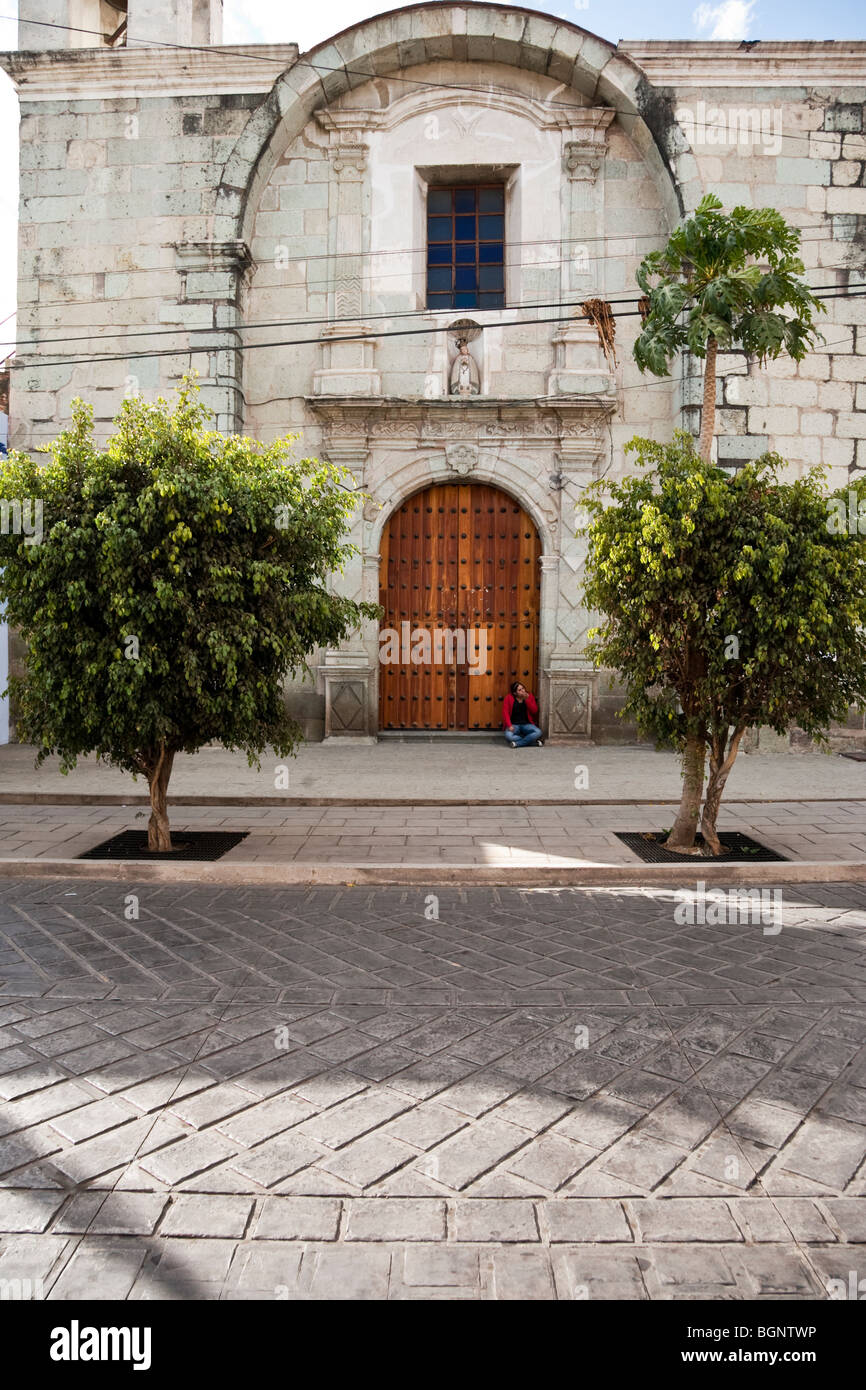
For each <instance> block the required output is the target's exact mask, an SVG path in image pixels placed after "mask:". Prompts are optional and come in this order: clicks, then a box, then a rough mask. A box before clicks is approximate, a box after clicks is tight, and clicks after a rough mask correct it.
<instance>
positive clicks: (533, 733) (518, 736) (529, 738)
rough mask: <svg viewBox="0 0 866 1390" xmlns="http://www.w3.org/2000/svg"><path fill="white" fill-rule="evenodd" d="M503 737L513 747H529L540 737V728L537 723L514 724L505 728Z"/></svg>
mask: <svg viewBox="0 0 866 1390" xmlns="http://www.w3.org/2000/svg"><path fill="white" fill-rule="evenodd" d="M505 737H506V739H507V740H508V742H509V743H510V744H512V745H513V747H515V748H529V747H531V745H532V744H533V743H537V742H538V740H539V739H540V738H541V730H540V729H539V727H538V725H537V724H515V725H514V727H513V728H512V729H506V730H505Z"/></svg>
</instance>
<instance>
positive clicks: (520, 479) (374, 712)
mask: <svg viewBox="0 0 866 1390" xmlns="http://www.w3.org/2000/svg"><path fill="white" fill-rule="evenodd" d="M500 458H502V455H501V454H500ZM502 461H503V462H506V460H505V459H504V458H503V459H502ZM507 463H508V470H509V471H508V474H507V476H505V477H503V474H502V473H501V472H500V471H499V470H498V469H497V467H496V460H495V459H494V460H492V461H491V460H486V461H482V460H481V459H479V461H478V463H477V464H476V466H475V467H474V468H473V469H472V472H471V473H470V474H469V476H468V477H467V478H465V479H457V478H455V475H454V473H453V472H452V471H451V470H450V469H449V468H448V467H447V465H446V463H445V460H444V456H443V455H442V454H441V453H439V454H437V453H436V451H431V453H430V454H429V455H428V456H427V457H426V458H425V457H423V456H422V457H418V458H417V459H412V460H411V461H407V463H406V464H405V466H404V467H403V468H396V469H391V468H388V467H387V466H386V462H385V460H383V461H382V464H381V466H380V470H379V471H380V472H381V475H382V480H383V481H384V482H387V486H388V501H387V504H385V505H383V506H382V508H381V509H380V511H379V513H378V514H377V516H376V517H375V519H373V520H371V521H370V522H369V523H368V525H367V526H366V527H365V530H366V532H367V535H366V537H365V544H364V568H365V576H366V577H367V579H368V583H369V585H370V586H372V583H373V579H374V575H375V578H376V579H377V580H378V578H379V575H380V564H381V556H380V553H379V552H380V549H381V542H382V535H383V532H384V530H385V527H386V526H387V525H388V523H389V521H390V520H391V517H392V516H393V515H394V513H395V512H396V511H398V510H399V508H400V507H401V506H402V505H403V503H404V502H406V501H408V500H409V498H411V497H414V496H415V494H416V493H418V492H423V491H424V489H425V488H428V487H432V486H435V485H436V484H439V483H448V482H455V481H456V482H460V481H465V482H470V483H487V484H489V485H490V486H491V487H495V488H498V489H499V491H500V492H503V493H505V495H506V496H507V497H511V498H513V500H514V501H515V502H517V503H519V505H520V506H521V507H523V509H524V511H526V512H527V514H528V515H529V518H530V520H531V521H532V524H533V525H534V527H535V529H536V531H537V532H538V538H539V541H540V542H541V551H542V553H541V556H540V563H539V574H538V587H539V595H538V618H539V622H538V676H539V682H540V684H541V686H542V689H541V692H540V693H541V700H542V708H545V707H546V706H547V704H548V700H547V691H548V684H549V682H548V667H549V663H550V660H551V655H552V653H553V650H554V647H555V643H556V606H557V599H558V595H559V579H560V574H559V554H558V551H557V550H555V549H554V547H555V545H556V536H557V532H558V518H557V517H556V516H555V514H554V513H553V511H552V509H551V508H550V507H549V506H547V505H546V502H545V499H544V497H543V495H542V490H541V488H540V486H539V483H538V479H537V478H535V477H534V476H533V475H532V474H530V473H529V471H528V470H526V469H525V468H523V467H517V466H516V460H515V458H514V457H512V458H510V459H508V460H507ZM374 476H375V470H374V472H371V474H370V484H371V488H370V490H371V491H372V488H373V486H374ZM365 597H366V598H371V597H372V596H371V594H370V593H369V592H368V593H365ZM372 601H374V602H377V601H378V599H377V598H376V599H373V600H372ZM364 645H365V647H366V651H367V654H368V658H369V668H370V670H371V675H372V679H371V681H370V689H369V695H368V700H367V707H368V710H369V712H370V714H369V728H370V731H371V732H372V730H373V729H374V728H377V727H378V709H379V662H378V627H377V626H376V625H375V624H370V625H369V628H368V630H367V631H366V632H365V634H364ZM544 722H545V732H546V733H547V732H548V730H547V727H546V726H547V723H548V720H547V718H546V717H545V720H544Z"/></svg>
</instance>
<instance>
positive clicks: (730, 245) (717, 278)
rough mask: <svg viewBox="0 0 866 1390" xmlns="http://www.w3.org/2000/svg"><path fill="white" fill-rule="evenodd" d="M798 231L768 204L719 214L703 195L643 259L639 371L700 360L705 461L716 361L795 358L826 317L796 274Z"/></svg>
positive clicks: (662, 372)
mask: <svg viewBox="0 0 866 1390" xmlns="http://www.w3.org/2000/svg"><path fill="white" fill-rule="evenodd" d="M799 246H800V233H799V230H798V229H797V228H796V227H789V226H788V224H787V222H786V221H785V219H784V218H783V217H782V215H781V214H780V213H778V212H776V211H775V209H774V208H744V207H737V208H734V210H733V212H731V213H726V212H725V211H724V210H723V207H722V204H721V202H720V201H719V199H718V198H717V197H716V196H715V194H713V193H708V194H707V196H706V197H705V198H702V199H701V201H700V203H699V204H698V207H697V210H696V211H695V212H694V213H693V214H692V216H691V217H687V218H686V220H685V221H684V222H682V223H680V225H679V227H677V229H676V231H675V232H674V233H673V235H672V236H671V238H670V240H669V241H668V244H667V246H665V248H664V249H663V250H662V251H652V252H650V254H649V255H648V256H645V257H644V259H643V261H642V262H641V265H640V267H639V269H638V272H637V282H638V284H639V285H640V287H641V289H642V290H643V292H644V294H645V295H646V297H647V300H648V304H647V305H646V309H645V318H644V324H643V329H642V331H641V334H640V336H639V337H638V339H637V342H636V343H635V345H634V356H635V361H636V362H637V364H638V366H639V367H640V369H641V371H642V372H643V371H650V372H653V373H654V374H655V375H656V376H668V375H669V374H670V368H671V362H672V361H673V359H674V357H675V356H676V354H677V353H678V352H681V351H682V350H683V349H685V348H688V350H689V351H690V352H691V353H692V355H693V356H694V357H699V358H705V359H706V360H705V364H704V399H703V410H702V412H701V438H700V444H699V453H700V455H701V458H703V459H704V460H705V461H706V462H709V459H710V454H711V451H712V446H713V435H714V433H715V425H716V356H717V353H718V350H719V348H721V349H722V350H723V351H725V350H726V349H730V348H738V349H742V350H743V351H745V352H747V353H749V354H750V355H751V356H754V357H755V358H757V360H758V361H759V362H760V363H764V362H766V361H767V359H768V358H771V357H779V356H780V355H781V354H782V353H783V352H786V353H787V354H788V356H789V357H793V358H794V360H795V361H796V362H799V361H801V360H802V358H804V357H805V356H806V353H807V352H808V351H809V349H810V348H811V347H812V346H813V344H814V342H815V340H816V339H817V338H818V337H820V334H819V333H818V332H817V330H816V329H815V328H814V327H813V325H812V315H813V314H814V313H823V312H824V311H825V310H824V305H823V304H822V303H821V302H820V300H817V299H816V298H815V296H814V295H813V294H812V292H811V291H810V289H809V287H808V286H807V285H806V284H805V283H804V281H803V280H802V279H801V278H800V277H801V276H802V275H803V273H804V267H803V262H802V261H801V260H800V257H799V255H798V251H799Z"/></svg>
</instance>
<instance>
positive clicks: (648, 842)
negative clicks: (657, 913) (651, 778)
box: [616, 830, 787, 864]
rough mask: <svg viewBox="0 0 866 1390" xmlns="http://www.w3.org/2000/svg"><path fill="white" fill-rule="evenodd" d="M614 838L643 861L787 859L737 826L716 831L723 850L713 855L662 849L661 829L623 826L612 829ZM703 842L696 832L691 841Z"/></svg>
mask: <svg viewBox="0 0 866 1390" xmlns="http://www.w3.org/2000/svg"><path fill="white" fill-rule="evenodd" d="M616 838H617V839H618V840H622V842H623V844H624V845H626V846H627V847H628V848H629V849H630V850H632V851H633V852H634V853H635V854H636V855H637V856H638V858H639V859H643V860H644V862H645V863H647V864H700V863H701V861H702V860H704V859H705V860H707V861H708V862H709V863H711V864H785V863H787V860H786V858H785V856H784V854H777V853H776V851H775V850H774V849H767V847H766V845H761V844H759V843H758V841H757V840H753V839H752V837H751V835H743V834H742V833H741V832H740V831H739V830H720V831H719V839H720V840H721V842H722V844H723V845H724V846H725V850H726V852H725V853H724V854H716V855H710V854H708V855H699V854H675V853H674V851H673V850H669V849H664V847H663V842H664V840H665V839H666V838H667V831H665V830H623V831H617V832H616ZM703 843H704V840H703V836H702V835H696V836H695V844H696V845H703Z"/></svg>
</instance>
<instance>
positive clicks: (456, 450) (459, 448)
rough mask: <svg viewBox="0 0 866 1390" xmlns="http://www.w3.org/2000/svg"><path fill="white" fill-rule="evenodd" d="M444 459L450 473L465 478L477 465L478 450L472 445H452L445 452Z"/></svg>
mask: <svg viewBox="0 0 866 1390" xmlns="http://www.w3.org/2000/svg"><path fill="white" fill-rule="evenodd" d="M445 459H446V462H447V464H448V467H449V468H450V469H451V471H452V473H457V474H459V475H460V477H461V478H465V477H466V476H467V475H468V474H469V473H471V472H472V470H473V468H476V467H477V465H478V450H477V449H476V447H475V445H474V444H452V445H451V446H450V447H449V448H447V449H446V450H445Z"/></svg>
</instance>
